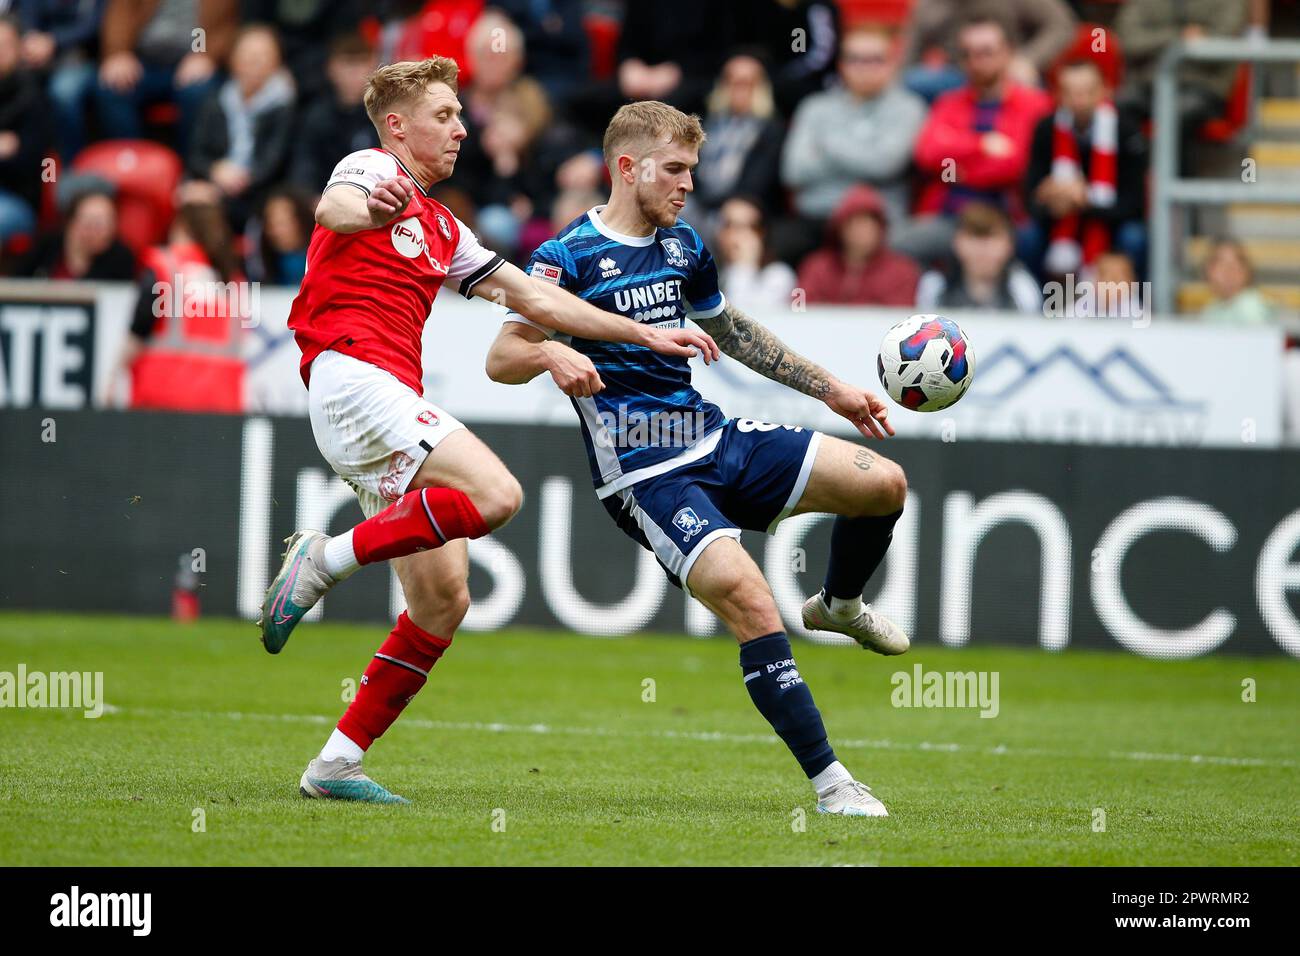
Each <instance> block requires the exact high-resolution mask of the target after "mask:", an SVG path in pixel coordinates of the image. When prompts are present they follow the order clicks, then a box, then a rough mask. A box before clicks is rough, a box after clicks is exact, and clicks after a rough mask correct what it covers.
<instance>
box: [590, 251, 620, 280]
mask: <svg viewBox="0 0 1300 956" xmlns="http://www.w3.org/2000/svg"><path fill="white" fill-rule="evenodd" d="M596 265H598V266H600V277H601V278H602V279H612V278H613V277H614V276H621V275H622V274H623V270H622V269H620V268H619V267H618V263H617V262H615V261H614V260H613V259H611V258H610V257H609V256H605V257H604V258H603V259H601V260H600V261H599V262H597V263H596Z"/></svg>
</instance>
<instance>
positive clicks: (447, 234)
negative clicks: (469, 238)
mask: <svg viewBox="0 0 1300 956" xmlns="http://www.w3.org/2000/svg"><path fill="white" fill-rule="evenodd" d="M435 218H436V219H437V220H438V231H439V232H440V233H442V238H444V239H450V238H451V223H449V222H448V221H447V217H446V216H444V215H443V214H442V213H436V214H435Z"/></svg>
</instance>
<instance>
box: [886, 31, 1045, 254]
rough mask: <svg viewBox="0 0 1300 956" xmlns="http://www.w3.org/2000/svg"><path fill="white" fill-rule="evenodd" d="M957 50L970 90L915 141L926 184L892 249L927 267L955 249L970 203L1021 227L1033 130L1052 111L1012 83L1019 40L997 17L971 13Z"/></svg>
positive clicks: (1041, 97) (947, 97)
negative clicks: (999, 213) (960, 220)
mask: <svg viewBox="0 0 1300 956" xmlns="http://www.w3.org/2000/svg"><path fill="white" fill-rule="evenodd" d="M957 49H958V54H959V55H960V57H961V61H962V68H963V70H964V71H965V73H966V78H967V85H966V86H964V87H962V88H961V89H957V90H953V91H951V92H949V93H945V94H944V95H943V96H941V97H939V99H937V100H936V101H935V103H934V106H933V107H932V108H931V110H930V116H929V118H928V119H927V120H926V124H925V126H924V127H923V128H922V129H921V135H920V136H919V137H918V138H917V142H916V154H915V160H916V165H917V168H918V169H919V170H920V171H921V172H922V174H924V176H925V177H926V182H925V185H924V188H923V189H922V192H921V195H920V197H919V198H918V200H917V212H918V215H916V216H914V217H913V218H912V219H910V220H908V221H907V222H906V223H903V224H902V225H901V226H900V227H899V228H897V229H895V230H894V232H893V239H892V244H893V246H894V248H895V249H897V250H899V251H900V252H904V253H907V254H908V255H911V256H913V257H914V258H916V259H919V260H921V261H923V262H928V261H930V260H931V259H934V258H936V257H939V256H942V255H943V254H944V253H945V252H946V251H947V250H948V249H949V248H950V247H951V245H952V238H953V233H954V232H955V224H956V216H957V215H958V213H960V212H961V210H962V208H963V207H964V206H966V204H967V203H970V202H973V201H980V202H986V203H989V204H991V205H994V206H996V207H997V208H999V209H1001V210H1002V211H1003V212H1005V213H1006V214H1007V215H1008V216H1009V217H1011V219H1012V220H1013V221H1014V222H1017V223H1019V222H1021V221H1023V219H1024V213H1023V208H1022V203H1021V200H1020V183H1021V179H1023V177H1024V175H1025V168H1026V167H1027V166H1028V164H1029V148H1030V143H1031V141H1032V139H1033V134H1034V127H1035V126H1036V125H1037V123H1038V121H1039V120H1040V119H1042V118H1043V117H1044V116H1046V115H1047V114H1048V113H1049V112H1051V108H1052V101H1051V98H1050V97H1049V96H1048V95H1047V94H1046V93H1044V92H1043V91H1042V90H1038V89H1032V88H1030V87H1027V86H1021V85H1019V84H1018V83H1016V82H1014V81H1013V80H1012V79H1011V76H1010V68H1011V64H1012V62H1013V60H1014V59H1015V54H1016V47H1015V40H1014V35H1013V32H1012V27H1011V26H1010V25H1009V24H1008V23H1007V22H1006V21H1004V20H1003V18H1002V17H1001V16H1000V15H999V14H998V13H997V12H995V11H993V10H990V9H984V10H977V11H975V12H972V13H971V14H969V15H968V17H967V19H966V20H965V21H964V23H963V24H962V27H961V29H960V31H959V32H958V35H957Z"/></svg>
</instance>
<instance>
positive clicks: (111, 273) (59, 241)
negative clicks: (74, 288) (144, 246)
mask: <svg viewBox="0 0 1300 956" xmlns="http://www.w3.org/2000/svg"><path fill="white" fill-rule="evenodd" d="M62 263H63V232H62V231H59V232H56V233H51V234H50V235H47V236H43V237H42V238H41V239H40V241H38V242H37V243H36V247H35V248H34V249H33V250H32V251H31V253H30V254H29V255H28V256H27V258H26V259H25V260H24V261H23V263H22V264H21V265H20V266H19V267H18V274H19V275H23V276H31V277H32V278H35V279H58V278H66V276H64V275H63V274H62V271H61V269H60V266H61V265H62ZM77 278H78V279H79V280H81V281H82V282H119V281H129V280H131V279H134V278H135V255H134V254H133V253H132V252H131V250H130V249H128V248H127V247H126V246H125V245H124V244H123V243H122V241H121V240H119V239H114V240H113V244H112V245H111V246H109V247H108V248H107V249H105V250H104V251H103V252H101V253H100V254H99V255H97V256H95V258H94V259H92V260H91V261H90V268H89V269H87V270H86V274H85V275H83V276H78V277H77Z"/></svg>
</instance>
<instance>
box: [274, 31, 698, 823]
mask: <svg viewBox="0 0 1300 956" xmlns="http://www.w3.org/2000/svg"><path fill="white" fill-rule="evenodd" d="M456 76H457V67H456V63H455V61H454V60H450V59H447V58H445V57H432V58H430V59H427V60H424V61H421V62H402V63H395V64H391V65H389V66H386V67H383V68H382V69H380V70H378V71H376V73H375V74H374V76H373V77H372V78H371V80H370V84H369V86H368V88H367V90H366V96H365V104H366V110H367V112H368V113H369V114H370V119H371V121H372V122H373V123H374V124H375V128H376V129H377V130H378V131H379V139H380V143H381V146H380V148H378V149H367V150H361V151H359V152H356V153H352V154H351V155H349V156H347V157H345V158H344V159H343V160H342V161H341V162H340V163H339V164H338V166H337V167H336V168H335V170H334V173H333V175H332V176H331V177H330V180H329V183H328V184H327V185H326V187H325V191H324V194H323V195H322V197H321V201H320V204H319V205H318V206H317V209H316V222H317V227H316V229H315V231H314V232H313V234H312V238H311V243H310V245H309V246H308V250H307V274H306V277H305V278H304V279H303V283H302V287H301V289H300V290H299V293H298V296H297V297H296V298H295V299H294V303H293V306H292V309H291V311H290V315H289V326H290V328H292V329H293V331H294V335H295V338H296V340H297V342H298V345H299V347H300V348H301V349H302V353H303V357H302V365H301V374H302V378H303V382H304V383H305V384H306V385H307V389H308V407H309V410H310V416H311V424H312V431H313V433H314V434H315V437H316V443H317V445H318V446H319V447H320V450H321V454H322V455H324V457H325V459H326V460H327V461H328V462H329V463H330V465H331V466H332V467H333V468H334V471H335V472H337V473H338V474H339V475H340V476H341V477H342V478H343V479H344V480H345V481H346V482H347V483H348V484H349V485H351V486H352V488H353V489H354V490H355V491H356V493H357V497H358V498H359V499H360V502H361V507H362V510H363V511H364V512H365V514H366V516H367V517H366V520H365V521H363V522H361V524H359V525H357V526H356V527H354V528H353V529H352V530H350V531H348V532H345V533H344V534H341V535H337V536H335V537H330V536H328V535H325V534H322V533H321V532H319V531H298V532H297V533H295V534H294V535H292V536H291V537H290V538H288V539H287V543H288V549H287V550H286V552H285V558H284V564H283V566H282V567H281V569H280V572H279V574H277V575H276V577H275V580H274V581H272V582H271V587H270V589H269V590H268V591H267V595H266V599H265V601H264V602H263V605H262V616H261V620H260V621H259V626H260V627H261V630H262V642H263V644H264V645H265V646H266V649H267V650H268V651H270V652H271V653H273V654H275V653H278V652H279V651H280V649H281V648H283V646H284V644H285V641H287V640H288V638H289V634H290V633H291V632H292V630H293V629H294V627H295V626H296V625H297V624H298V622H299V621H300V620H302V618H303V616H304V615H305V614H306V613H307V612H308V611H309V610H310V609H311V608H312V607H313V606H315V604H316V603H317V602H318V601H319V600H320V598H321V596H322V595H324V593H325V592H326V591H327V590H329V588H331V587H332V586H333V585H335V584H336V583H338V582H339V581H341V580H343V579H344V578H346V577H347V576H348V575H349V574H351V573H352V572H354V571H356V570H357V569H358V568H359V567H360V566H361V565H364V564H371V563H374V562H377V561H391V562H392V564H393V566H394V568H395V570H396V571H397V576H398V578H399V579H400V581H401V584H402V590H403V592H404V594H405V596H406V602H407V610H406V611H405V612H403V613H402V615H401V616H400V617H399V618H398V621H397V626H396V627H394V628H393V631H392V633H391V634H390V635H389V636H388V639H387V640H386V641H385V642H384V643H383V645H382V646H381V647H380V648H379V651H378V652H377V653H376V654H375V656H374V659H373V660H372V661H371V663H370V666H369V667H368V668H367V669H366V672H365V676H364V677H363V678H362V681H361V688H360V690H359V691H358V692H357V696H356V698H355V699H354V700H353V701H352V703H351V704H350V705H349V706H348V709H347V712H346V713H345V714H344V715H343V719H342V720H340V721H339V724H338V727H337V728H336V729H335V731H334V732H333V734H332V735H331V736H330V738H329V740H328V742H327V743H326V745H325V747H324V749H323V750H322V751H321V753H320V755H319V756H318V757H316V758H315V759H313V760H312V761H311V763H310V764H308V766H307V770H306V771H305V772H304V773H303V775H302V778H301V780H300V782H299V789H300V790H301V792H302V793H303V795H304V796H308V797H316V798H333V799H343V800H361V801H367V802H376V803H399V802H405V801H404V800H403V798H401V797H398V796H396V795H395V794H392V793H390V792H389V791H388V790H387V789H385V788H384V787H382V786H380V785H379V784H377V783H375V782H374V781H373V780H371V779H370V778H369V777H367V776H366V775H365V774H364V773H362V771H361V757H362V754H363V753H364V752H365V750H366V749H367V748H368V747H369V746H370V744H371V743H373V742H374V740H375V739H376V738H378V737H379V736H380V735H381V734H383V733H384V731H385V730H387V729H388V727H389V726H390V725H391V724H392V723H393V721H394V720H395V719H396V718H397V716H398V714H400V713H401V711H402V709H403V708H404V707H405V706H406V705H407V703H409V702H410V700H411V699H412V698H413V697H414V696H415V694H416V693H417V692H418V691H419V689H420V688H421V687H422V686H423V685H424V683H425V681H426V679H427V678H428V673H429V669H430V668H431V667H433V665H434V663H436V662H437V660H438V658H439V657H441V656H442V653H443V651H445V650H446V649H447V646H448V645H449V644H450V643H451V639H452V635H453V634H455V631H456V628H457V627H458V626H459V625H460V622H461V620H462V619H463V618H464V616H465V613H466V611H467V610H468V607H469V589H468V579H469V556H468V548H467V546H466V541H467V539H469V538H477V537H480V536H482V535H485V534H488V533H489V532H491V531H493V530H494V529H496V528H499V527H501V526H502V525H504V524H505V523H506V522H507V521H509V520H510V519H511V518H512V517H513V516H514V514H515V512H517V511H518V510H519V506H520V504H521V501H522V495H523V493H522V491H521V489H520V487H519V482H518V481H516V480H515V478H514V476H513V475H511V474H510V472H509V471H508V470H507V469H506V467H505V465H504V464H502V462H501V460H500V459H499V458H498V457H497V456H496V455H495V454H494V453H493V452H492V450H491V449H489V448H488V447H487V445H485V444H484V443H483V442H482V441H481V440H480V439H479V438H477V437H476V436H475V435H474V434H473V433H472V432H470V431H469V430H468V429H466V428H465V426H464V425H463V424H461V423H460V422H459V421H457V420H456V418H455V417H454V416H453V415H451V414H450V413H449V412H447V411H446V410H445V409H443V408H440V407H439V406H437V405H435V404H433V403H432V402H430V401H428V400H427V399H426V398H425V397H424V395H423V387H422V379H423V369H422V367H421V360H420V359H421V333H422V331H423V328H424V322H425V320H426V318H427V317H428V315H429V312H430V309H431V308H432V306H433V302H434V298H435V296H436V295H437V293H438V289H439V288H440V287H441V286H442V284H443V282H444V281H447V280H450V281H452V282H454V283H456V285H457V287H458V289H459V291H460V293H461V294H462V295H464V296H466V297H467V298H468V297H469V296H472V295H474V296H479V297H481V298H485V299H489V300H491V301H494V302H497V303H499V304H503V305H508V306H509V307H510V308H511V309H513V310H514V311H516V312H518V313H520V314H522V315H524V316H526V317H527V318H529V319H530V320H532V321H535V322H537V323H538V324H539V325H542V326H545V327H547V328H551V329H555V330H557V331H560V332H564V333H567V334H569V335H572V336H575V337H580V338H587V339H603V340H607V341H614V342H630V343H635V344H638V345H644V346H647V347H649V348H651V349H654V350H655V351H657V352H661V353H663V354H665V355H675V356H691V355H694V354H696V353H697V352H699V353H700V354H702V355H703V356H704V357H705V360H706V361H709V360H712V359H716V358H717V357H718V354H719V353H718V349H717V346H716V345H715V344H714V342H713V340H712V339H711V338H710V337H709V336H708V335H707V334H705V333H703V332H700V331H691V330H688V329H659V328H656V327H654V326H651V325H645V324H641V323H637V322H633V321H631V320H629V319H626V318H623V317H621V316H615V315H612V314H610V313H607V312H602V311H601V310H599V309H597V308H596V307H594V306H592V305H589V304H587V303H586V302H584V301H583V300H582V299H579V298H578V297H577V296H574V295H572V294H571V293H568V292H566V291H564V290H562V289H560V288H559V287H558V286H556V285H554V284H553V283H550V282H543V281H538V280H537V279H535V278H532V277H530V276H529V275H526V274H525V273H524V272H522V271H520V270H519V269H517V268H515V267H514V266H512V265H510V264H509V263H507V262H505V261H504V260H503V259H502V258H501V257H500V256H498V255H496V254H495V253H493V252H491V251H490V250H487V249H484V248H483V247H482V246H480V245H479V243H478V241H477V239H476V238H475V237H474V234H473V233H472V232H471V231H470V230H469V229H468V227H466V226H465V225H464V224H463V223H461V222H460V221H459V220H457V219H456V217H455V216H453V215H452V213H451V211H450V210H448V209H447V207H446V206H443V205H442V204H441V203H439V202H437V201H436V200H434V199H432V198H430V196H429V195H428V190H429V188H430V187H431V186H433V184H435V183H438V182H441V181H442V180H444V179H446V178H447V177H448V176H450V175H451V173H452V170H453V169H454V168H455V165H456V156H457V152H458V151H459V149H460V144H461V141H462V140H464V139H465V135H466V133H465V127H464V125H463V124H462V123H461V120H460V113H461V106H460V103H459V101H458V99H457V95H456ZM549 371H550V372H551V375H552V377H553V378H554V380H555V382H556V384H557V385H558V386H559V387H560V388H561V389H562V390H564V391H565V392H566V393H567V394H570V395H575V396H589V395H591V394H592V393H593V392H596V391H599V390H600V389H601V388H603V387H604V386H603V384H602V383H601V381H600V376H599V375H598V374H597V372H596V370H595V367H594V366H593V365H592V363H591V361H590V360H589V359H587V358H586V357H585V356H582V355H579V354H577V353H575V352H572V351H571V350H567V349H557V350H555V360H554V362H553V363H552V365H551V368H550V369H549Z"/></svg>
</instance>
